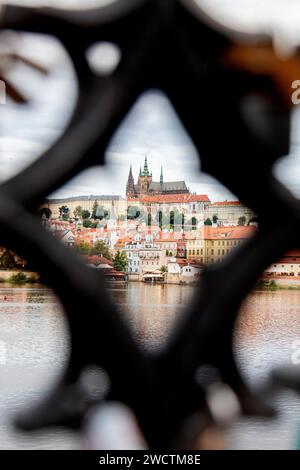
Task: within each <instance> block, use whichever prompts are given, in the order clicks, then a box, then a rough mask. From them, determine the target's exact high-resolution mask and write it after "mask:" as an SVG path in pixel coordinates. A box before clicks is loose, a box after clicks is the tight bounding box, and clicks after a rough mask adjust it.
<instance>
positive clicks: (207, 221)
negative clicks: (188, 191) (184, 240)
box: [204, 217, 212, 225]
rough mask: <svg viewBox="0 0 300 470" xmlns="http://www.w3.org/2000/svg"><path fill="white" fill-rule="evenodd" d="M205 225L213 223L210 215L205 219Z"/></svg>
mask: <svg viewBox="0 0 300 470" xmlns="http://www.w3.org/2000/svg"><path fill="white" fill-rule="evenodd" d="M204 225H212V221H211V219H210V218H209V217H207V219H205V221H204Z"/></svg>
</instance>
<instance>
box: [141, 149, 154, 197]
mask: <svg viewBox="0 0 300 470" xmlns="http://www.w3.org/2000/svg"><path fill="white" fill-rule="evenodd" d="M151 183H152V173H150V172H149V168H148V161H147V156H146V157H145V162H144V169H143V171H142V172H141V171H140V174H139V179H138V195H139V196H143V195H146V194H148V190H149V186H150V184H151Z"/></svg>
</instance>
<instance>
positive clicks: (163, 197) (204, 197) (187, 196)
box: [128, 194, 210, 204]
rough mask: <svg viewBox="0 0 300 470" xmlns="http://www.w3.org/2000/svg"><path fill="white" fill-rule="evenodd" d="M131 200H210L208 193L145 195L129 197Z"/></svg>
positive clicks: (161, 201)
mask: <svg viewBox="0 0 300 470" xmlns="http://www.w3.org/2000/svg"><path fill="white" fill-rule="evenodd" d="M128 201H130V202H140V203H145V202H149V203H151V202H152V203H153V204H155V203H164V202H165V203H190V202H210V199H209V198H208V196H207V195H206V194H163V195H157V196H143V197H140V198H128Z"/></svg>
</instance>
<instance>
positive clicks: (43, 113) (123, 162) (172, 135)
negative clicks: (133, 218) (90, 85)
mask: <svg viewBox="0 0 300 470" xmlns="http://www.w3.org/2000/svg"><path fill="white" fill-rule="evenodd" d="M20 1H21V0H19V3H20ZM28 1H29V0H28ZM28 1H27V2H26V3H28ZM66 1H67V3H68V4H72V2H74V4H75V3H77V5H78V4H80V3H81V4H82V2H80V0H78V1H75V0H66ZM202 1H203V3H204V4H205V3H207V0H202ZM209 1H210V3H209V8H210V9H211V8H213V7H214V8H216V10H215V11H216V12H217V14H218V15H220V17H221V18H222V14H221V13H222V11H223V12H224V11H226V14H225V15H223V17H224V16H225V17H226V21H227V22H229V23H230V22H231V24H233V25H235V26H236V25H238V24H240V25H243V27H244V28H253V27H254V26H257V23H260V24H263V26H264V27H265V28H266V24H267V20H266V17H267V15H265V16H264V14H263V13H262V12H267V10H266V6H268V5H269V6H270V5H271V4H272V5H273V9H272V12H273V13H272V15H273V17H274V18H276V21H277V19H278V9H276V8H275V7H274V5H278V4H279V3H280V2H279V0H278V1H277V2H275V1H274V0H273V2H270V1H269V0H264V2H260V1H258V0H241V1H239V0H209ZM102 2H103V0H102ZM23 3H25V0H24V2H23ZM44 3H45V2H44ZM48 3H51V2H48ZM52 3H54V2H52ZM59 3H60V4H62V2H61V1H60V2H59ZM84 3H85V4H87V2H84ZM89 3H90V4H92V3H101V0H89ZM106 3H108V0H106ZM288 3H289V2H288V1H286V2H285V5H286V4H288ZM290 3H291V4H292V5H295V2H294V1H291V2H290ZM241 4H242V5H243V8H241ZM224 5H225V6H226V8H225V10H224V8H223V7H224ZM263 5H264V6H263ZM281 5H283V3H282V2H281ZM298 5H299V2H298ZM218 6H219V8H217V7H218ZM221 7H222V8H221ZM247 7H248V15H246V14H245V12H247ZM298 10H299V13H300V5H299V8H298ZM298 10H297V11H298ZM286 11H287V9H286V7H282V12H283V13H284V12H286ZM230 12H231V13H230ZM258 13H259V15H257V14H258ZM230 15H231V16H230ZM255 15H256V19H257V20H256V21H254V20H255ZM272 15H271V16H272ZM288 16H289V14H287V15H286V16H285V15H284V14H282V17H283V18H286V17H288ZM294 16H295V15H294ZM247 20H248V22H247ZM282 24H283V25H286V22H283V23H282ZM289 24H290V22H289ZM299 24H300V17H299V23H298V25H297V31H298V30H299V31H300V28H299ZM284 27H286V26H284ZM290 30H291V31H293V28H292V27H291V28H290ZM7 41H8V42H9V41H10V42H11V40H10V39H9V38H8V39H7ZM299 42H300V35H299ZM20 48H22V49H23V50H24V54H26V55H28V56H31V57H34V58H36V59H38V60H39V61H40V62H41V63H44V64H45V65H47V66H49V68H50V70H51V72H50V74H49V75H48V76H47V77H45V76H42V75H40V74H38V73H37V72H34V71H31V70H29V69H28V68H27V67H25V66H23V65H19V66H17V67H14V68H12V69H11V70H10V73H9V77H10V79H11V80H12V81H13V82H14V83H16V84H18V86H19V87H20V88H21V89H22V90H23V91H24V93H26V94H27V96H29V97H30V98H31V100H30V103H29V104H28V105H26V106H16V105H14V104H13V103H11V102H10V101H9V100H8V101H7V103H6V105H2V106H1V107H0V110H1V111H2V113H0V179H1V180H2V181H3V180H4V179H7V178H8V177H10V176H12V175H13V174H15V173H16V172H18V171H19V170H20V169H21V168H22V167H24V166H26V165H27V164H28V163H29V162H30V161H32V160H33V159H35V158H38V156H39V155H40V154H41V153H42V151H43V150H45V149H46V148H47V147H48V146H50V145H51V143H52V142H53V141H54V140H55V139H56V138H57V137H58V136H59V134H60V133H61V132H62V131H63V129H64V127H65V125H66V123H67V121H68V119H69V117H70V115H71V112H72V108H73V106H74V102H75V99H76V82H75V80H74V77H73V72H72V67H71V65H70V63H69V61H68V58H67V56H66V55H65V53H64V51H63V49H62V48H61V47H59V46H58V45H57V43H56V42H55V41H53V40H48V39H47V40H45V39H44V38H36V37H29V36H28V37H26V38H25V40H24V38H23V41H22V44H21V43H20V46H18V50H20ZM299 79H300V77H299ZM299 116H300V115H299V112H298V110H297V113H296V116H295V118H294V122H293V127H294V131H293V135H292V147H291V148H292V152H291V156H289V157H288V158H286V159H284V161H283V162H282V163H281V164H279V165H278V166H277V170H276V172H277V174H278V175H279V177H280V178H281V179H282V180H283V181H284V182H285V183H286V184H287V185H288V186H289V187H290V188H291V189H292V190H293V191H294V192H295V193H296V194H297V195H298V196H300V155H299V144H300V142H299V138H298V133H299V132H298V130H300V118H299ZM146 154H147V156H148V162H149V167H150V170H151V171H152V172H153V179H154V180H156V181H157V180H159V174H160V166H161V165H163V168H164V179H165V181H175V180H182V179H184V180H185V181H186V183H187V185H188V186H189V188H190V190H191V191H196V192H197V193H198V194H204V193H205V194H208V196H209V197H210V198H211V199H212V200H214V201H215V200H224V199H231V198H234V196H233V195H231V194H230V193H229V192H228V191H227V190H226V189H225V188H224V187H222V186H221V185H219V184H218V183H216V182H215V181H214V180H213V179H212V178H210V177H208V176H207V175H204V174H203V173H200V171H199V169H200V165H199V158H198V155H197V153H196V150H195V148H194V147H193V145H192V143H191V141H190V139H189V137H188V136H187V134H186V133H185V131H184V129H183V128H182V126H181V123H180V122H179V120H178V118H177V116H176V114H175V113H174V111H173V108H172V106H171V104H170V102H169V101H168V99H167V98H166V97H165V96H164V95H163V94H162V93H160V92H159V91H149V92H147V93H146V94H145V95H143V96H142V97H140V99H139V100H138V102H137V103H136V104H135V106H134V107H133V109H132V110H131V112H130V113H129V115H128V116H127V117H126V119H125V120H124V122H123V124H122V126H121V127H120V129H118V130H117V132H116V134H115V136H114V138H113V139H112V141H111V143H110V145H109V147H108V149H107V152H106V161H107V163H108V165H107V166H106V167H105V168H103V167H94V168H92V169H90V170H88V171H86V172H84V173H82V174H80V175H79V176H78V177H76V178H75V179H73V180H72V181H70V182H69V183H68V184H67V185H65V186H64V187H62V188H60V189H59V190H58V191H56V192H55V194H54V195H53V196H55V197H65V196H73V195H89V194H112V193H113V194H120V195H124V192H125V185H126V180H127V176H128V171H129V166H130V164H132V167H133V173H134V176H135V177H136V176H137V174H138V171H139V167H140V165H143V161H144V156H145V155H146Z"/></svg>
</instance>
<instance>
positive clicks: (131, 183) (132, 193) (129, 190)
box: [126, 165, 135, 197]
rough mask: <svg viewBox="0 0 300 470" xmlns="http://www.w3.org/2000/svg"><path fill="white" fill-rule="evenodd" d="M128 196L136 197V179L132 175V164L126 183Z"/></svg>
mask: <svg viewBox="0 0 300 470" xmlns="http://www.w3.org/2000/svg"><path fill="white" fill-rule="evenodd" d="M126 196H127V197H135V187H134V179H133V176H132V166H131V165H130V170H129V175H128V180H127V184H126Z"/></svg>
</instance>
